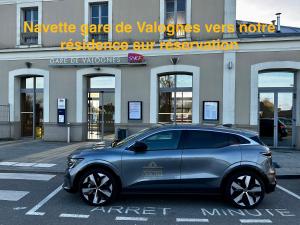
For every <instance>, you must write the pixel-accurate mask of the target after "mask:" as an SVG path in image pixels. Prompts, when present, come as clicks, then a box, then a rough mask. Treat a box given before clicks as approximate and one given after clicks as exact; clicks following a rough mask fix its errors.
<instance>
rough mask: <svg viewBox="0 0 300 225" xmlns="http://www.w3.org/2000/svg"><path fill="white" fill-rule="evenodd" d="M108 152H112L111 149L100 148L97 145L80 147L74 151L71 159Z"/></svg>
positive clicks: (70, 156)
mask: <svg viewBox="0 0 300 225" xmlns="http://www.w3.org/2000/svg"><path fill="white" fill-rule="evenodd" d="M107 151H112V148H111V147H103V146H102V147H100V146H97V145H91V146H85V147H80V148H78V149H76V150H75V151H73V152H72V153H71V154H70V155H69V158H80V157H85V156H87V155H91V154H95V153H99V152H107Z"/></svg>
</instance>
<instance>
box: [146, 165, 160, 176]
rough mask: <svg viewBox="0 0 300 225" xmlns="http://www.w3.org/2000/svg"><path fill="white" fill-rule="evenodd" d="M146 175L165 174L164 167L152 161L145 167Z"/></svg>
mask: <svg viewBox="0 0 300 225" xmlns="http://www.w3.org/2000/svg"><path fill="white" fill-rule="evenodd" d="M143 172H144V176H145V177H160V176H162V174H163V167H160V166H158V165H157V164H156V163H155V162H150V163H149V164H148V165H147V166H144V167H143Z"/></svg>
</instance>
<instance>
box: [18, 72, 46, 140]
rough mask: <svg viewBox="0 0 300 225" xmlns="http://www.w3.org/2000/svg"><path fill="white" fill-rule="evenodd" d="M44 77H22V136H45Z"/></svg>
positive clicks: (38, 137)
mask: <svg viewBox="0 0 300 225" xmlns="http://www.w3.org/2000/svg"><path fill="white" fill-rule="evenodd" d="M43 88H44V79H43V77H23V78H21V101H20V103H21V136H22V137H33V138H34V139H35V138H37V139H41V138H43V136H44V115H43V114H44V100H43V99H44V98H43V96H44V94H43V92H44V91H43Z"/></svg>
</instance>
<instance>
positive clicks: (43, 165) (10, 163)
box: [0, 162, 56, 168]
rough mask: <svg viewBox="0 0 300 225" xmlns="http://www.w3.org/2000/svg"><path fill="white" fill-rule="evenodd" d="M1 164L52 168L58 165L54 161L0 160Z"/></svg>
mask: <svg viewBox="0 0 300 225" xmlns="http://www.w3.org/2000/svg"><path fill="white" fill-rule="evenodd" d="M0 166H12V167H15V166H16V167H38V168H50V167H53V166H56V164H53V163H27V162H26V163H24V162H0Z"/></svg>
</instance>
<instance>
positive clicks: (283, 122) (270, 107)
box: [259, 91, 295, 148]
mask: <svg viewBox="0 0 300 225" xmlns="http://www.w3.org/2000/svg"><path fill="white" fill-rule="evenodd" d="M259 102H260V110H259V133H260V137H261V139H262V141H263V142H264V143H265V144H266V145H268V146H272V147H275V148H276V147H294V145H295V140H294V131H295V120H294V118H295V113H294V94H293V93H292V92H279V91H273V92H260V94H259Z"/></svg>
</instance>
